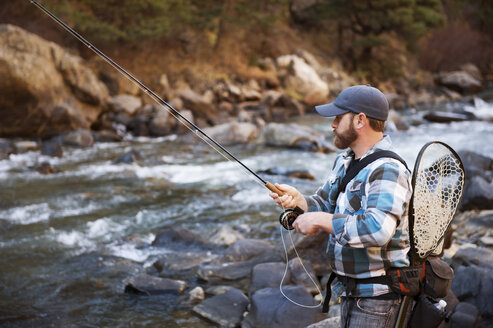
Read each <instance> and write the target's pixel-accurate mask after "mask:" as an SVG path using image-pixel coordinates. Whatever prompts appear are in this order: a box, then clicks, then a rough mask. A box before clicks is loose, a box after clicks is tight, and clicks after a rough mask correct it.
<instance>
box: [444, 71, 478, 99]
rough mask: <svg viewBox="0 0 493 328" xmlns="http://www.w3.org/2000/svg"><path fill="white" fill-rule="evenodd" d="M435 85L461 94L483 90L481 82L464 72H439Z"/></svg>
mask: <svg viewBox="0 0 493 328" xmlns="http://www.w3.org/2000/svg"><path fill="white" fill-rule="evenodd" d="M436 83H437V84H438V85H443V86H445V87H447V88H449V89H451V90H454V91H457V92H460V93H462V94H470V93H477V92H479V91H481V90H483V86H482V84H481V81H480V80H478V79H477V78H475V77H473V76H472V75H471V74H470V73H468V72H466V71H453V72H441V73H439V74H438V75H437V77H436Z"/></svg>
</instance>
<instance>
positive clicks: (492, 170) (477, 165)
mask: <svg viewBox="0 0 493 328" xmlns="http://www.w3.org/2000/svg"><path fill="white" fill-rule="evenodd" d="M457 154H458V155H459V157H460V159H461V160H462V163H463V164H464V168H465V170H466V179H471V178H472V177H475V176H482V177H483V178H484V179H486V180H488V178H490V176H491V175H493V158H490V157H487V156H484V155H482V154H478V153H475V152H472V151H469V150H460V151H458V152H457ZM488 171H489V172H488Z"/></svg>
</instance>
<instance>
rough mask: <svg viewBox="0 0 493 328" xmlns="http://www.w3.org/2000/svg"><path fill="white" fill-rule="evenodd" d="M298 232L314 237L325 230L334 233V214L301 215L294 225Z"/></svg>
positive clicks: (311, 213) (312, 213)
mask: <svg viewBox="0 0 493 328" xmlns="http://www.w3.org/2000/svg"><path fill="white" fill-rule="evenodd" d="M293 228H295V229H296V231H297V232H299V233H302V234H304V235H307V236H313V235H316V234H317V233H319V232H320V230H325V231H327V232H328V233H334V232H333V229H332V214H330V213H326V212H308V213H304V214H301V215H300V216H298V218H297V219H296V220H295V221H294V223H293Z"/></svg>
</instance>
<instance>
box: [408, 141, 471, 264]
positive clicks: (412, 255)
mask: <svg viewBox="0 0 493 328" xmlns="http://www.w3.org/2000/svg"><path fill="white" fill-rule="evenodd" d="M434 144H440V145H442V146H444V147H445V148H447V150H449V151H450V152H451V153H452V155H454V156H455V158H456V159H457V160H458V162H459V167H460V169H461V170H462V172H463V173H464V174H463V178H462V180H463V181H462V186H465V184H466V170H465V169H464V164H463V163H462V160H461V158H460V156H459V154H457V152H456V151H455V150H454V149H453V148H452V147H450V146H449V145H447V144H446V143H444V142H442V141H430V142H427V143H426V144H425V145H424V146H423V147H422V148H421V150H420V151H419V153H418V156H417V158H416V162H415V163H414V168H413V176H412V179H411V186H412V188H413V193H412V195H411V200H410V201H409V214H408V221H409V222H408V223H409V242H410V244H411V249H410V251H409V255H410V259H411V264H416V263H419V262H422V261H423V260H424V259H425V258H426V257H427V256H428V255H429V254H430V253H431V252H433V250H431V251H428V252H426V255H425V256H424V257H421V256H419V254H418V252H416V247H415V245H414V193H415V190H416V188H415V186H416V178H417V175H418V169H419V164H420V163H421V159H422V158H423V155H424V153H425V151H426V149H427V148H428V147H429V146H431V145H434ZM463 195H464V192H462V193H461V194H460V197H459V200H458V202H457V206H459V204H460V203H461V201H462V197H463ZM451 223H452V220H450V222H449V223H448V225H447V229H445V231H447V230H448V228H449V227H450V224H451ZM444 236H445V233H444V234H443V235H442V236H441V237H440V239H439V240H438V244H440V242H441V241H442V239H443V237H444Z"/></svg>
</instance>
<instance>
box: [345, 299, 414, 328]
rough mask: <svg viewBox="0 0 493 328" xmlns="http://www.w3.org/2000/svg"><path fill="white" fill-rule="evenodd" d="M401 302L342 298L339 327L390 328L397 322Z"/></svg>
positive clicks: (409, 313)
mask: <svg viewBox="0 0 493 328" xmlns="http://www.w3.org/2000/svg"><path fill="white" fill-rule="evenodd" d="M401 302H402V298H398V299H393V300H384V299H374V298H371V297H359V298H354V297H342V298H341V327H342V328H344V327H349V328H360V327H372V328H373V327H375V328H392V327H394V325H395V321H396V320H397V315H398V314H399V307H400V305H401ZM412 303H413V302H411V304H409V307H408V311H407V314H406V321H405V324H407V321H408V320H409V316H410V315H411V309H412V305H413V304H412ZM348 313H349V316H348ZM404 327H405V325H404Z"/></svg>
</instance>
